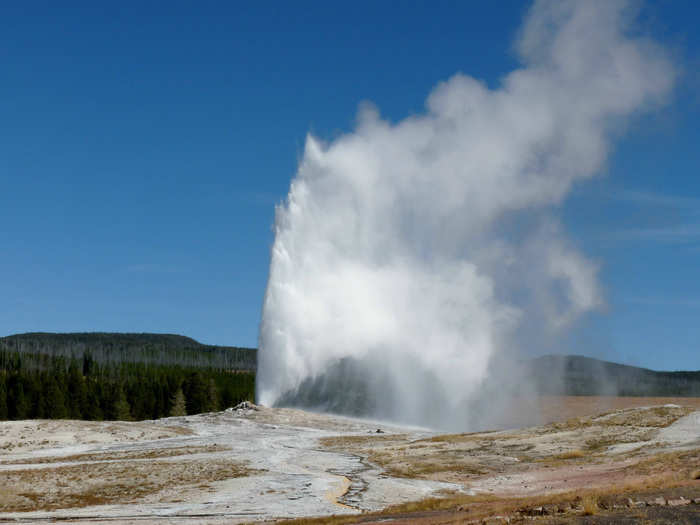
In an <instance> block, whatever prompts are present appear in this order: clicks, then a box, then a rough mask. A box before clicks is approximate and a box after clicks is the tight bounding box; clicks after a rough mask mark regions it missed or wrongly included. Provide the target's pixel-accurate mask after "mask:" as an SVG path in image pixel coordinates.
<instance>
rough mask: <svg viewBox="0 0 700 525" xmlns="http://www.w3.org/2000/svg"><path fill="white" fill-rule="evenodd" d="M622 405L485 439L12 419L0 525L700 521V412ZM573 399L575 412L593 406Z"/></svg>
mask: <svg viewBox="0 0 700 525" xmlns="http://www.w3.org/2000/svg"><path fill="white" fill-rule="evenodd" d="M620 399H624V398H617V400H616V401H615V403H614V405H612V410H609V411H607V412H605V413H603V414H600V413H597V412H596V411H597V410H599V409H600V403H604V404H606V403H607V405H608V406H609V405H610V403H611V401H610V400H608V401H604V400H603V401H601V399H600V398H598V399H596V398H589V404H588V405H587V406H588V409H586V410H584V409H582V408H580V407H579V408H578V414H585V415H580V416H578V417H570V418H568V419H565V420H562V421H557V422H553V423H549V424H546V425H542V426H538V427H531V428H525V429H518V430H506V431H498V432H481V433H475V434H436V433H433V432H429V431H427V430H425V429H416V428H401V427H393V426H388V425H385V424H380V423H377V422H371V421H359V420H353V419H348V418H342V417H337V416H329V415H321V414H314V413H309V412H303V411H300V410H292V409H271V408H264V407H257V406H253V405H246V406H241V407H239V408H238V409H233V410H232V409H229V410H227V411H225V412H219V413H212V414H202V415H198V416H187V417H180V418H167V419H162V420H157V421H149V422H82V421H13V422H2V423H0V522H2V521H12V522H18V523H23V522H26V523H29V522H42V521H55V520H61V521H68V522H89V523H99V522H105V523H106V522H110V523H136V522H138V523H144V522H167V523H239V522H249V521H259V520H275V519H279V518H302V517H310V516H325V518H323V519H324V520H325V521H328V520H331V521H336V522H350V521H355V522H357V521H362V522H373V521H375V522H376V521H378V520H381V521H393V522H397V523H401V522H404V523H408V522H411V523H414V522H423V523H463V522H474V523H481V522H482V521H483V520H485V519H486V520H491V521H492V522H494V523H499V522H518V521H528V522H529V521H533V520H535V521H538V522H540V521H541V522H543V523H545V522H549V523H579V522H580V523H627V522H630V523H633V522H637V521H638V520H640V519H646V520H648V521H651V522H658V523H664V522H668V523H683V522H687V523H698V522H700V410H698V400H682V399H681V400H662V401H674V403H673V404H668V403H667V404H664V405H657V406H647V407H637V405H638V404H639V403H638V402H636V401H635V402H632V401H630V403H629V405H632V406H633V407H635V408H624V404H623V403H621V402H620V401H619V400H620ZM548 403H550V404H551V405H552V406H554V401H552V400H549V401H548ZM559 403H560V404H561V405H562V407H563V408H562V412H561V413H562V414H566V415H567V416H570V415H572V411H571V407H570V405H571V404H573V405H576V406H578V405H581V404H585V401H583V400H581V399H579V398H569V399H567V398H560V399H559ZM591 406H594V407H597V408H590V407H591ZM564 407H568V408H566V410H565V409H564ZM549 419H550V420H551V419H554V418H551V417H550V418H549ZM378 430H380V432H377V431H378ZM696 478H699V479H696ZM331 515H334V516H335V517H333V518H329V516H331ZM606 520H607V521H606ZM611 520H612V521H611ZM616 520H617V521H616ZM625 520H628V521H625ZM629 520H637V521H629ZM664 520H666V521H664ZM669 520H670V521H669Z"/></svg>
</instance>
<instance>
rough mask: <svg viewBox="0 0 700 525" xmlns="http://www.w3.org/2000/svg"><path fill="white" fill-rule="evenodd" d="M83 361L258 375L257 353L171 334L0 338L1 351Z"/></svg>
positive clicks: (39, 335)
mask: <svg viewBox="0 0 700 525" xmlns="http://www.w3.org/2000/svg"><path fill="white" fill-rule="evenodd" d="M2 350H4V351H7V352H18V353H20V354H33V355H47V356H52V357H65V358H82V357H83V356H84V355H89V356H90V357H91V359H92V360H94V361H95V362H97V363H100V364H113V363H125V362H129V363H143V364H158V365H180V366H186V367H205V368H216V369H221V370H240V371H242V370H245V371H255V369H256V350H255V349H254V348H239V347H232V346H214V345H204V344H201V343H199V342H197V341H195V340H194V339H191V338H189V337H184V336H181V335H172V334H129V333H104V332H94V333H27V334H17V335H10V336H7V337H0V351H2Z"/></svg>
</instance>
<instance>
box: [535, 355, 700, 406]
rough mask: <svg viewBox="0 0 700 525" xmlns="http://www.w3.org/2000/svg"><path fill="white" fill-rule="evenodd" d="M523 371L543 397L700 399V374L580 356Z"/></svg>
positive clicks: (552, 358) (540, 361) (544, 360)
mask: <svg viewBox="0 0 700 525" xmlns="http://www.w3.org/2000/svg"><path fill="white" fill-rule="evenodd" d="M524 368H525V370H526V372H525V373H526V374H528V373H529V375H530V376H531V377H532V378H534V380H535V384H536V386H537V389H538V391H539V392H540V393H542V394H566V395H583V396H586V395H600V394H603V395H618V396H690V397H697V396H700V371H689V372H658V371H655V370H649V369H647V368H638V367H636V366H629V365H621V364H618V363H611V362H609V361H601V360H599V359H593V358H590V357H584V356H579V355H547V356H543V357H539V358H537V359H533V360H532V361H530V362H528V363H524Z"/></svg>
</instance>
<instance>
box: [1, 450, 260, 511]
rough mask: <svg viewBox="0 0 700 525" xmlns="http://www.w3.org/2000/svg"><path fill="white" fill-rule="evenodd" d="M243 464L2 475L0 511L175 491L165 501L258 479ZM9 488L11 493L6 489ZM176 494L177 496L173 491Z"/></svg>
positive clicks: (88, 467)
mask: <svg viewBox="0 0 700 525" xmlns="http://www.w3.org/2000/svg"><path fill="white" fill-rule="evenodd" d="M255 472H256V471H253V470H251V469H249V468H247V467H246V466H245V465H244V464H242V463H240V462H235V461H230V460H218V461H217V460H212V459H207V460H204V459H195V460H189V461H185V460H182V461H124V462H114V463H91V464H77V465H68V466H61V467H48V468H31V469H20V470H6V471H3V484H4V488H3V491H2V497H0V511H2V512H23V511H33V510H55V509H62V508H74V507H88V506H93V505H106V504H113V503H120V504H121V503H135V502H139V501H143V500H144V499H145V498H147V497H149V496H154V497H157V495H158V493H160V492H162V491H166V489H169V490H171V492H170V494H173V493H174V494H175V496H172V495H170V496H168V495H167V492H164V494H166V495H165V496H163V497H165V499H162V498H163V497H161V500H162V501H170V500H169V499H168V498H172V497H182V492H183V491H186V490H187V489H190V488H193V487H196V486H198V485H201V484H202V483H204V484H209V483H212V482H215V481H221V480H225V479H230V478H236V477H243V476H249V475H252V474H254V473H255ZM5 489H6V490H5ZM173 489H174V492H173Z"/></svg>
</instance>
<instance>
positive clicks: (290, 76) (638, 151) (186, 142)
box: [0, 0, 700, 369]
mask: <svg viewBox="0 0 700 525" xmlns="http://www.w3.org/2000/svg"><path fill="white" fill-rule="evenodd" d="M526 8H527V5H525V4H522V3H521V2H480V3H477V2H457V1H452V2H445V1H443V2H404V3H402V5H401V7H400V8H398V7H396V6H395V5H392V4H390V3H389V2H379V3H377V2H352V3H337V2H306V1H301V2H249V3H247V5H246V4H244V3H243V2H150V3H148V2H146V3H144V2H138V3H135V2H113V3H111V5H107V3H103V2H85V3H71V4H70V5H69V6H60V7H59V5H58V4H57V3H50V2H45V3H36V2H16V3H15V5H14V6H12V5H11V4H10V3H9V2H5V3H3V4H2V6H0V63H1V64H2V72H1V73H0V298H1V300H0V335H7V334H10V333H17V332H26V331H130V332H142V331H143V332H170V333H181V334H185V335H189V336H191V337H194V338H196V339H198V340H200V341H202V342H205V343H212V344H230V345H239V346H254V345H255V344H256V340H257V331H258V323H259V317H260V308H261V303H262V298H263V294H264V290H265V284H266V280H267V271H268V264H269V249H270V245H271V243H272V229H271V228H272V222H273V213H274V209H273V208H274V204H275V203H276V202H278V201H280V200H282V199H283V198H284V196H285V195H286V192H287V189H288V185H289V182H290V179H291V178H292V176H293V175H294V172H295V170H296V163H297V161H298V158H299V156H300V151H301V148H302V145H303V141H304V137H305V135H306V133H307V132H308V131H313V132H314V133H315V134H317V135H320V136H321V137H325V138H332V137H334V136H336V135H337V134H339V133H342V132H343V131H346V130H348V129H350V128H351V127H352V125H353V120H354V116H355V112H356V109H357V105H358V103H360V102H361V101H363V100H371V101H373V102H374V103H375V104H377V105H378V106H379V108H380V109H381V111H382V114H383V115H384V116H386V117H388V118H390V119H392V120H398V119H401V118H403V117H405V116H407V115H410V114H411V113H416V112H419V111H421V110H422V108H423V102H424V99H425V97H426V95H427V94H428V92H429V91H430V89H431V87H432V86H434V85H435V84H436V83H437V82H438V81H440V80H444V79H446V78H447V77H448V76H450V75H452V74H453V73H455V72H457V71H462V72H465V73H467V74H470V75H472V76H475V77H478V78H481V79H483V80H485V81H486V82H487V83H489V84H490V85H497V84H498V81H499V78H500V77H501V76H502V75H504V74H505V73H507V72H508V71H510V70H511V69H513V67H515V66H516V60H515V56H514V53H513V52H512V47H511V46H512V42H513V38H514V37H515V34H516V31H517V28H518V26H519V25H520V22H521V19H522V15H523V13H524V12H525V10H526ZM699 18H700V7H698V6H697V4H696V2H694V1H691V0H688V1H680V0H677V1H662V2H655V3H654V4H653V5H649V6H647V7H646V8H645V10H644V11H643V17H642V25H643V28H644V30H645V31H648V32H650V33H651V34H653V35H654V36H655V37H656V38H657V39H659V40H660V41H661V42H663V43H664V44H666V45H667V46H669V47H670V49H671V50H672V52H673V53H674V55H675V56H676V57H677V60H678V62H679V63H680V64H681V66H682V68H683V71H684V75H683V77H682V79H681V82H680V84H679V87H678V89H677V91H676V95H675V99H674V101H673V102H672V104H671V105H670V106H668V107H666V108H665V109H664V110H663V111H662V112H659V113H656V114H654V115H652V116H651V117H645V118H644V119H643V120H637V121H634V122H632V123H631V124H630V126H629V128H628V130H627V134H626V135H625V136H624V138H623V139H622V140H621V141H619V142H618V143H617V145H616V149H615V152H614V154H613V155H612V156H611V158H610V160H609V163H608V167H607V169H606V171H605V173H603V174H601V176H600V177H599V178H597V179H596V180H594V181H592V182H590V183H588V184H586V185H582V186H580V187H578V188H577V189H576V191H574V192H573V194H572V195H571V196H570V198H569V199H568V201H567V203H566V206H565V207H564V208H563V209H562V210H561V216H562V218H563V220H564V221H565V223H566V224H567V227H568V229H569V231H570V232H571V235H572V237H573V238H574V239H575V240H576V241H577V243H578V244H579V245H580V246H581V247H582V249H583V251H584V252H585V253H586V254H588V255H590V256H592V257H594V258H596V259H597V260H598V261H599V262H600V263H601V265H602V270H601V280H602V283H603V284H604V287H605V293H606V300H607V311H606V312H605V313H604V314H603V315H599V316H595V317H593V318H590V319H589V320H588V321H587V322H585V323H583V324H582V325H581V326H580V327H579V329H578V330H576V332H575V334H574V336H573V337H572V338H571V340H570V341H569V342H568V343H567V344H568V345H569V346H568V347H567V348H564V349H563V350H566V351H575V352H578V353H585V354H589V355H597V356H607V357H610V358H613V359H615V360H618V361H623V362H628V363H632V364H637V365H642V366H648V367H651V368H657V369H680V368H683V369H700V178H699V171H700V147H699V146H700V124H698V123H699V122H700V104H699V102H700V98H699V97H698V94H699V93H700V91H699V90H700V77H699V75H698V71H699V70H700V67H699V66H700V34H699V33H698V31H697V21H698V19H699Z"/></svg>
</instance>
